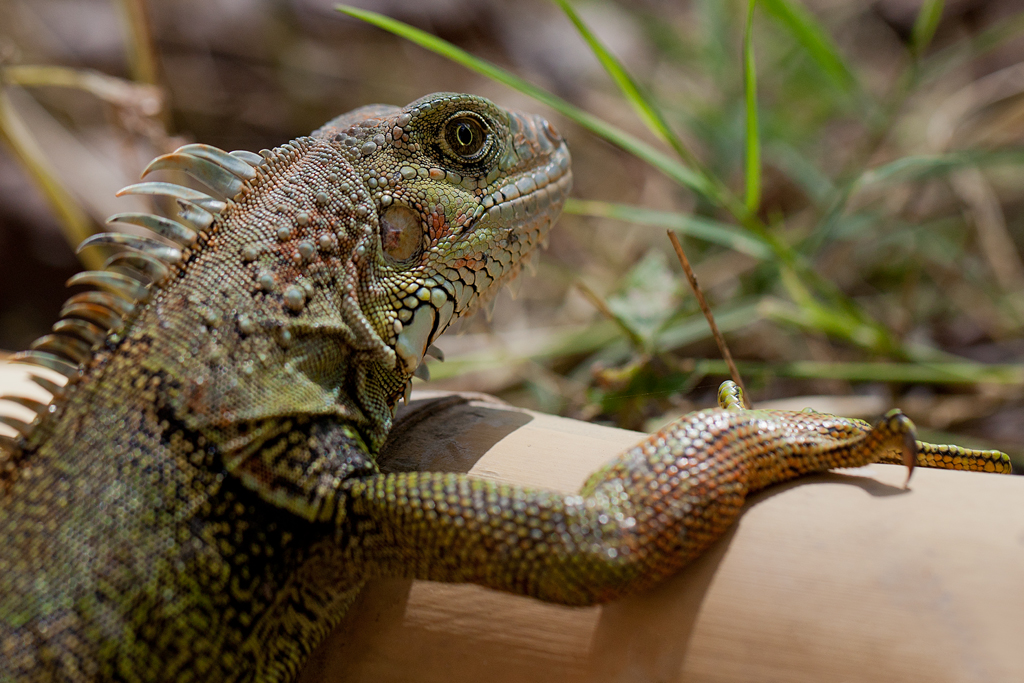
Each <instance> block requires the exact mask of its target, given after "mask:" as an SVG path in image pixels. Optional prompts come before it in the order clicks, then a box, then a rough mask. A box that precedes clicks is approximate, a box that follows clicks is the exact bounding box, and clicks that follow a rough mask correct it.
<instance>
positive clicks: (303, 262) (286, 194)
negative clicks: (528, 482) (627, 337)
mask: <svg viewBox="0 0 1024 683" xmlns="http://www.w3.org/2000/svg"><path fill="white" fill-rule="evenodd" d="M481 142H482V146H480V145H479V144H478V143H481ZM264 157H265V161H263V162H262V163H261V164H259V163H258V159H257V158H254V157H253V156H252V155H249V156H246V155H244V154H243V155H242V156H241V157H238V158H233V157H228V155H227V154H226V153H224V152H220V151H219V150H214V149H212V148H206V147H197V146H188V147H185V148H182V150H179V152H178V153H176V154H173V155H168V156H166V157H162V158H161V159H158V160H157V161H156V162H154V164H153V165H152V166H151V169H157V170H159V169H179V170H185V171H186V172H189V173H191V174H193V175H195V176H196V177H198V178H200V179H201V180H203V181H204V182H206V183H207V184H208V185H210V187H211V188H213V189H215V190H219V191H220V192H221V193H222V194H223V195H224V196H225V198H226V201H225V202H224V203H219V202H218V201H216V200H213V199H211V198H210V197H208V196H205V195H197V194H193V193H190V192H188V191H185V190H180V189H178V190H173V189H172V190H168V189H167V188H166V187H163V188H161V187H157V186H151V185H149V186H146V185H144V186H136V187H135V188H134V189H133V190H131V192H135V193H152V192H157V191H159V192H165V193H166V192H171V193H172V194H176V195H177V196H178V198H179V203H180V204H181V206H182V209H183V213H182V214H181V215H182V217H183V219H184V220H185V222H186V224H175V225H177V227H175V225H170V226H169V225H168V224H165V223H160V221H159V220H157V219H154V218H152V217H144V218H138V217H137V216H136V217H134V218H132V217H129V218H124V217H122V218H121V220H122V222H135V223H141V224H143V225H146V226H147V227H150V228H152V229H155V230H158V231H162V234H163V235H165V236H170V237H171V238H172V239H174V240H175V241H177V242H178V243H179V245H180V249H178V250H175V249H170V248H168V246H167V245H166V244H163V245H157V244H156V243H155V242H154V243H140V242H135V243H133V245H131V246H134V247H136V248H137V249H138V250H140V251H141V252H143V255H134V256H128V257H125V258H122V259H121V260H120V261H118V262H117V263H118V264H119V265H121V266H125V265H127V266H129V269H128V272H129V273H136V274H138V271H146V272H147V273H148V274H149V276H150V277H151V278H153V279H154V280H155V282H154V283H153V284H152V285H150V287H149V288H148V291H142V290H141V289H140V288H139V287H138V286H137V285H134V284H132V281H129V280H127V279H123V278H121V279H119V278H117V277H114V276H105V278H106V279H104V278H103V277H98V276H96V277H94V276H90V277H92V278H93V284H98V285H99V286H101V287H102V288H105V289H107V290H109V291H110V292H112V294H95V295H90V297H87V298H85V299H82V298H75V299H73V300H72V302H69V304H71V305H69V307H68V308H67V310H66V312H65V314H64V315H65V320H63V321H61V323H58V325H57V326H55V335H53V336H50V337H45V338H43V339H41V340H40V341H39V342H37V344H36V349H37V352H36V353H34V354H29V355H28V356H26V357H25V358H24V360H25V362H29V363H36V364H43V365H48V366H50V367H55V368H57V369H58V370H61V371H63V372H64V373H65V374H67V375H68V376H69V377H70V382H69V386H68V387H66V388H65V389H64V390H61V391H60V392H58V393H59V394H60V395H59V396H58V397H57V398H56V399H55V400H54V402H53V405H52V406H50V407H49V408H47V407H46V406H37V407H38V408H39V411H40V417H39V418H38V419H37V420H36V422H35V423H34V424H33V425H31V426H28V425H23V424H19V423H12V422H9V424H12V425H14V426H15V427H17V428H19V429H20V430H21V431H22V432H23V437H22V438H21V439H20V440H18V441H17V442H16V443H15V442H6V445H4V443H0V446H3V447H4V449H5V450H6V451H7V453H8V455H7V456H6V458H5V457H4V456H3V455H2V454H0V537H2V538H4V539H5V547H4V551H3V553H2V554H0V681H19V682H21V681H94V680H119V681H121V680H123V681H155V680H197V681H198V680H202V681H221V680H237V681H248V680H259V681H287V680H291V679H292V678H294V676H295V675H296V673H297V672H298V670H299V668H300V667H301V665H302V663H303V662H304V661H305V659H306V657H307V656H308V655H309V653H310V652H311V651H312V650H313V648H315V647H316V646H317V644H318V643H319V642H320V641H321V640H322V638H323V637H324V635H326V633H327V632H328V631H329V630H330V629H331V627H332V626H333V625H334V624H335V623H337V621H338V620H339V619H340V618H341V616H342V615H343V614H344V613H345V610H346V609H347V608H348V606H349V604H350V603H351V601H352V599H353V598H354V596H355V595H356V593H357V591H358V590H359V588H360V587H361V586H362V584H363V583H364V582H365V581H366V580H367V579H369V578H373V577H418V578H427V579H433V580H442V581H473V582H476V583H479V584H482V585H485V586H490V587H493V588H498V589H501V590H508V591H513V592H516V593H521V594H524V595H532V596H535V597H538V598H542V599H545V600H553V601H557V602H562V603H565V604H573V605H582V604H589V603H593V602H597V601H604V600H610V599H614V598H616V597H618V596H620V595H624V594H626V593H628V592H632V591H636V590H639V589H642V588H644V587H646V586H649V585H651V584H652V583H654V582H656V581H658V580H660V579H661V578H663V577H665V576H666V575H668V574H670V573H672V572H674V571H676V570H677V569H678V568H679V567H681V566H683V565H684V564H685V563H686V562H687V561H689V560H690V559H692V558H693V557H694V556H696V555H697V554H699V553H700V552H701V551H702V550H703V549H704V548H706V547H707V545H708V544H709V543H711V542H712V541H713V540H714V539H715V538H716V537H717V536H718V535H719V534H721V533H722V531H723V530H724V529H725V528H726V527H727V526H728V525H729V524H730V523H731V522H732V521H733V520H734V519H735V517H736V515H737V514H738V512H739V509H740V507H741V505H742V504H743V501H744V499H745V496H746V495H747V494H748V493H750V492H752V491H755V490H758V489H760V488H762V487H764V486H767V485H769V484H771V483H774V482H777V481H783V480H785V479H788V478H791V477H794V476H798V475H800V474H802V473H805V472H811V471H820V470H824V469H828V468H831V467H842V466H850V465H860V464H864V463H867V462H873V461H877V460H883V461H891V460H893V459H897V460H899V459H906V458H910V460H909V463H910V464H912V463H913V459H912V458H913V451H914V447H913V437H912V434H913V428H912V425H911V424H910V422H909V420H907V419H906V418H905V417H903V416H901V415H898V414H892V415H889V416H887V417H886V418H885V419H884V420H883V421H882V422H880V423H879V425H877V426H876V427H874V428H870V427H868V426H866V425H865V423H862V422H860V421H853V420H844V419H842V418H835V417H831V416H824V415H819V414H813V413H790V412H766V411H753V412H747V411H740V410H736V409H735V408H736V407H737V406H738V405H739V404H738V394H737V392H736V391H730V390H728V389H727V390H726V392H725V394H724V395H723V398H722V406H723V408H722V409H715V410H710V411H702V412H700V413H694V414H692V415H688V416H686V417H684V418H682V419H681V420H680V421H679V422H677V423H675V424H674V425H673V426H671V427H669V428H667V429H666V430H663V431H662V432H660V433H659V434H656V435H653V436H651V437H649V438H648V439H646V440H645V441H643V442H642V443H641V444H640V445H638V446H637V447H635V448H634V449H632V450H630V451H628V452H627V453H625V454H623V455H622V456H620V457H619V458H617V459H616V460H614V461H613V462H612V463H610V464H609V465H608V466H606V467H605V468H603V469H602V470H600V471H598V472H597V473H595V474H594V475H593V476H592V477H591V479H590V480H589V482H588V483H587V484H586V486H584V488H583V490H582V491H581V492H580V494H579V495H576V496H564V495H559V494H555V493H551V492H546V491H540V490H532V489H526V488H520V487H513V486H504V485H498V484H494V483H492V482H487V481H481V480H477V479H474V478H472V477H468V476H461V475H451V474H432V473H405V474H387V475H385V474H381V473H380V472H379V471H378V469H377V466H376V463H375V456H376V453H377V452H378V450H379V448H380V446H381V444H382V443H383V440H384V438H385V437H386V435H387V433H388V430H389V429H390V426H391V418H392V414H393V409H394V407H395V405H396V403H397V401H398V399H399V398H400V397H401V396H402V395H403V394H404V393H405V391H406V390H407V387H408V385H409V381H410V378H411V376H412V374H413V372H414V371H416V369H417V368H418V367H419V366H420V364H421V362H422V357H423V355H424V353H425V352H427V351H428V350H429V349H430V344H431V342H432V340H433V339H434V338H436V337H437V336H438V335H439V334H441V332H443V331H444V329H445V327H447V326H448V324H450V322H451V321H452V320H454V319H455V318H457V317H459V316H462V315H466V314H468V313H469V312H471V311H472V310H473V309H475V308H476V307H478V305H479V304H480V303H481V302H482V301H484V300H486V299H487V298H488V297H490V296H493V294H494V293H495V292H496V291H497V289H498V288H499V287H500V286H501V285H502V284H504V283H505V282H507V281H508V280H509V279H510V278H512V277H513V276H514V275H515V274H516V273H517V272H518V271H519V269H520V268H521V266H522V265H523V263H524V262H525V261H526V260H527V259H528V258H530V256H531V255H532V254H533V253H534V251H535V249H536V247H537V245H538V244H539V243H541V242H542V241H543V239H544V237H545V235H546V233H547V230H548V229H549V228H550V226H551V224H552V223H553V221H554V220H555V218H556V217H557V215H558V212H559V211H560V209H561V205H562V203H563V201H564V199H565V196H566V194H567V193H568V190H569V186H570V184H571V174H570V171H569V156H568V151H567V149H566V146H565V143H564V141H563V140H562V139H561V137H560V136H559V135H558V134H557V133H556V132H555V131H554V129H552V128H551V127H550V125H548V124H547V123H546V122H545V121H543V120H542V119H539V118H537V117H532V116H527V115H518V114H509V113H507V112H504V111H503V110H501V109H499V108H497V107H495V106H494V105H493V104H491V103H490V102H488V101H486V100H483V99H481V98H477V97H472V96H466V95H451V94H438V95H432V96H429V97H427V98H424V99H422V100H419V101H417V102H414V103H413V104H411V105H409V106H408V107H405V108H403V109H399V108H396V107H383V106H375V107H367V108H363V109H360V110H357V111H355V112H352V113H350V114H347V115H345V116H342V117H340V118H338V119H336V120H334V121H332V122H330V123H329V124H327V125H326V126H324V127H323V128H321V129H320V130H319V131H317V132H315V133H314V134H313V135H312V136H311V137H308V138H301V139H299V140H295V141H293V142H291V143H289V144H288V145H285V146H283V147H281V148H278V149H276V150H273V151H271V152H265V153H264ZM196 233H198V234H196ZM98 239H99V240H100V241H110V240H111V239H113V238H98ZM117 239H121V240H122V241H123V238H117ZM179 252H180V253H179ZM154 257H155V258H154ZM126 296H127V297H128V298H135V297H136V296H141V298H140V299H139V300H138V301H136V302H134V303H129V302H126V301H125V297H126ZM122 314H123V320H120V318H121V317H122ZM83 321H87V322H83ZM107 327H110V328H111V329H110V330H109V331H108V330H107V329H105V328H107ZM90 346H91V348H90ZM39 351H42V352H43V353H42V354H40V353H39ZM47 354H49V355H47ZM61 358H64V359H65V360H64V361H62V360H61ZM67 359H70V360H71V361H72V362H71V363H70V364H69V363H68V362H67ZM78 363H81V366H80V367H78V368H76V367H74V366H76V365H77V364H78ZM930 448H931V447H925V449H924V450H925V452H928V453H930V452H932V451H930V450H929V449H930ZM943 448H945V447H943ZM954 450H955V455H956V458H957V460H955V461H952V460H951V461H949V462H946V461H944V460H942V459H941V457H940V459H939V461H936V462H935V463H931V464H938V465H943V466H953V467H956V468H968V469H988V470H989V471H993V470H1002V469H1004V468H1005V469H1008V463H1007V460H1006V458H1005V456H1002V454H995V453H989V452H973V451H964V450H961V449H954ZM934 452H935V453H939V454H940V456H941V454H942V453H943V452H942V451H938V450H936V451H934Z"/></svg>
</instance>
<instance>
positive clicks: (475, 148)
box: [444, 115, 487, 160]
mask: <svg viewBox="0 0 1024 683" xmlns="http://www.w3.org/2000/svg"><path fill="white" fill-rule="evenodd" d="M485 130H486V129H485V128H484V127H483V126H482V125H481V122H480V121H478V120H477V119H476V118H475V117H473V116H467V115H461V116H459V117H457V118H454V119H451V120H450V121H448V123H447V124H446V126H445V130H444V137H445V139H446V140H447V142H448V149H449V151H450V152H451V153H453V154H455V155H457V156H458V157H460V158H461V159H465V160H471V159H474V158H475V157H477V156H478V155H479V154H480V153H481V150H482V149H484V147H485V145H486V144H487V133H486V132H485Z"/></svg>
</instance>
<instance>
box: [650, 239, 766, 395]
mask: <svg viewBox="0 0 1024 683" xmlns="http://www.w3.org/2000/svg"><path fill="white" fill-rule="evenodd" d="M665 232H666V233H667V234H668V238H669V240H670V241H671V242H672V247H673V248H674V249H675V250H676V256H678V257H679V265H681V266H682V267H683V272H685V273H686V279H687V280H689V281H690V288H691V289H693V294H694V296H696V297H697V304H698V305H699V306H700V310H701V312H702V313H703V314H704V317H705V318H707V321H708V326H709V327H711V335H712V336H713V337H714V338H715V343H716V344H718V350H719V351H720V352H721V353H722V359H723V360H724V361H725V364H726V365H728V366H729V374H730V375H732V381H733V382H736V384H738V385H739V387H740V389H742V390H743V404H744V405H745V406H746V407H747V410H749V409H750V408H751V405H750V397H749V396H747V388H746V387H745V386H744V385H743V378H742V377H740V371H739V370H737V369H736V364H735V363H734V362H733V360H732V354H731V353H729V346H728V345H727V344H726V343H725V338H724V337H723V336H722V333H721V332H719V331H718V325H716V324H715V316H714V315H712V313H711V307H710V306H708V302H707V299H705V298H704V291H703V290H702V289H701V288H700V284H699V283H698V282H697V275H696V274H695V273H694V272H693V268H691V267H690V259H688V258H686V252H684V251H683V245H682V244H680V243H679V238H678V237H676V234H675V233H674V232H672V231H671V230H666V231H665Z"/></svg>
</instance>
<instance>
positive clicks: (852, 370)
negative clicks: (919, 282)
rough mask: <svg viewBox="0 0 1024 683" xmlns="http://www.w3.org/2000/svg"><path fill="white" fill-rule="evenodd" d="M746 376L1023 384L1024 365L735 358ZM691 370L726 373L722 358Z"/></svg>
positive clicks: (701, 361)
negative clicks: (772, 360)
mask: <svg viewBox="0 0 1024 683" xmlns="http://www.w3.org/2000/svg"><path fill="white" fill-rule="evenodd" d="M736 367H737V368H739V370H740V372H741V373H743V374H744V375H746V376H756V375H776V376H778V377H794V378H799V379H839V380H845V381H848V382H908V383H915V384H1007V385H1019V384H1021V383H1024V365H1022V364H1004V365H983V364H981V363H972V362H970V361H963V362H943V363H885V362H871V361H867V362H843V361H794V362H790V363H763V362H757V361H737V362H736ZM694 372H701V373H704V374H707V375H720V376H724V377H728V376H729V368H728V367H727V366H726V364H725V361H724V360H698V361H697V363H696V368H695V369H694Z"/></svg>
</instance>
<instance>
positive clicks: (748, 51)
mask: <svg viewBox="0 0 1024 683" xmlns="http://www.w3.org/2000/svg"><path fill="white" fill-rule="evenodd" d="M560 1H561V0H560ZM755 7H757V0H749V2H748V4H747V26H746V29H745V30H744V32H743V99H744V107H745V108H746V158H745V162H744V163H745V168H744V177H745V179H746V198H745V200H744V204H745V205H746V207H747V211H749V212H751V213H756V212H757V209H758V207H759V206H760V205H761V134H760V132H759V131H758V126H757V67H756V65H755V63H754V45H753V33H754V8H755Z"/></svg>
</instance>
